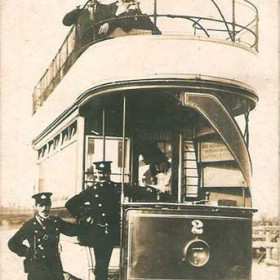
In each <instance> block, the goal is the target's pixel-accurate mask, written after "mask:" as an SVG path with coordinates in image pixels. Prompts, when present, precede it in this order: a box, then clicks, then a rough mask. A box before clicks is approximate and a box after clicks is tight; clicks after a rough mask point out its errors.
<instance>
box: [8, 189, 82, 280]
mask: <svg viewBox="0 0 280 280" xmlns="http://www.w3.org/2000/svg"><path fill="white" fill-rule="evenodd" d="M51 195H52V193H50V192H42V193H37V194H35V195H33V196H32V198H34V199H35V208H36V212H37V213H36V215H35V217H34V218H33V219H31V220H29V221H27V222H26V223H25V224H24V225H23V226H22V227H21V228H20V229H19V230H18V231H17V232H16V234H15V235H14V236H13V237H12V238H11V239H10V240H9V242H8V246H9V249H10V250H11V251H12V252H14V253H16V254H17V255H19V256H20V257H25V260H24V269H25V272H26V273H28V278H27V279H28V280H64V276H63V269H62V264H61V260H60V255H59V253H60V252H59V246H60V245H59V236H60V233H63V234H65V235H68V236H76V235H78V234H79V233H80V231H81V230H80V229H79V227H78V226H77V225H74V224H70V223H67V222H65V221H63V220H62V219H60V218H58V217H54V216H50V209H51V198H50V197H51ZM26 240H27V241H28V243H29V246H26V245H24V244H23V242H24V241H26Z"/></svg>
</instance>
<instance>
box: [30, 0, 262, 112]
mask: <svg viewBox="0 0 280 280" xmlns="http://www.w3.org/2000/svg"><path fill="white" fill-rule="evenodd" d="M92 2H93V4H94V5H98V2H97V1H92ZM89 3H91V1H87V3H86V4H85V5H84V7H83V8H81V9H79V10H76V11H75V12H74V14H75V13H76V14H78V15H79V16H78V17H77V18H76V19H74V20H73V23H75V24H74V25H73V26H72V28H71V30H70V31H69V33H68V35H67V37H66V38H65V40H64V42H63V44H62V46H61V47H60V49H59V50H58V52H57V54H56V55H55V57H54V59H53V60H52V62H51V64H50V65H49V67H48V68H47V70H46V72H45V73H44V74H43V76H42V78H41V79H40V81H39V82H38V83H37V85H36V86H35V89H34V92H33V113H35V112H36V111H37V109H38V108H39V107H40V106H42V105H43V103H44V102H45V100H46V99H47V98H48V97H49V96H50V95H51V94H52V92H53V91H54V89H55V88H56V86H57V85H58V84H59V83H60V82H61V81H62V79H63V77H64V76H65V75H66V74H67V72H68V71H69V70H70V68H71V67H72V66H73V65H74V64H75V62H76V60H77V59H78V57H79V56H80V55H81V54H82V53H83V52H85V50H87V48H88V47H89V46H91V45H93V44H99V43H100V42H101V41H104V40H109V39H114V40H115V39H116V38H117V37H120V36H132V35H142V36H145V37H146V36H147V35H151V36H162V37H164V38H166V37H170V39H172V40H178V39H180V38H185V39H186V38H187V39H188V40H199V41H211V42H214V43H224V44H226V45H230V46H234V47H238V48H242V49H243V50H245V51H249V52H256V51H257V50H258V11H257V9H256V7H255V6H254V5H253V4H252V3H250V2H249V1H247V0H231V1H228V0H215V1H214V0H199V1H191V0H176V1H173V2H172V5H170V3H168V1H165V0H153V1H152V0H149V1H148V0H142V1H141V3H140V6H139V5H138V8H139V7H140V9H139V12H137V14H135V13H133V14H132V15H123V14H121V15H119V16H116V17H111V18H109V19H108V18H106V20H102V19H101V20H100V19H99V20H98V21H97V20H96V19H95V20H93V21H92V19H90V12H88V11H89V9H90V7H91V6H89ZM138 4H139V3H138ZM96 18H97V17H96ZM121 21H125V22H126V24H128V25H126V26H125V27H124V25H119V24H118V23H120V22H121ZM106 22H107V23H109V24H112V25H113V26H115V27H116V28H114V30H111V31H110V33H109V34H107V35H106V36H99V35H98V34H96V33H98V32H96V31H97V30H98V28H99V27H100V26H101V25H102V24H103V23H106ZM189 45H191V44H189ZM118 47H119V46H118ZM206 48H207V47H206ZM186 51H190V50H186ZM216 51H217V50H216ZM143 52H145V51H144V50H143ZM195 55H197V54H194V56H195ZM209 55H210V56H211V53H210V54H209ZM218 55H219V54H218V53H217V56H218ZM96 63H99V64H100V63H101V64H102V60H101V61H98V62H97V61H94V62H93V65H92V67H95V65H94V64H96ZM185 63H187V62H185ZM158 74H160V73H158ZM190 74H193V73H190ZM233 78H234V77H233ZM251 107H252V106H251Z"/></svg>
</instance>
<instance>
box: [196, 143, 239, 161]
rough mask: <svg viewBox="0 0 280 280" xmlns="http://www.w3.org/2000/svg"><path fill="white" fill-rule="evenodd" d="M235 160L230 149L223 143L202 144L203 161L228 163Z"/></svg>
mask: <svg viewBox="0 0 280 280" xmlns="http://www.w3.org/2000/svg"><path fill="white" fill-rule="evenodd" d="M228 160H234V159H233V156H232V155H231V153H230V152H229V150H228V148H227V147H226V146H225V145H224V144H222V143H214V142H202V143H201V161H202V162H212V161H228Z"/></svg>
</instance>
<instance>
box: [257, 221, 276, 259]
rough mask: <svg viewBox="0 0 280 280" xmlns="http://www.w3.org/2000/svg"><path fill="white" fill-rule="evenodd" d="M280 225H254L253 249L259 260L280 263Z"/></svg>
mask: <svg viewBox="0 0 280 280" xmlns="http://www.w3.org/2000/svg"><path fill="white" fill-rule="evenodd" d="M279 241H280V239H279V226H254V227H253V250H254V251H255V255H256V257H257V258H258V262H261V261H263V260H264V261H265V263H266V264H268V265H280V263H279V260H280V259H279V258H280V256H279V255H280V243H279Z"/></svg>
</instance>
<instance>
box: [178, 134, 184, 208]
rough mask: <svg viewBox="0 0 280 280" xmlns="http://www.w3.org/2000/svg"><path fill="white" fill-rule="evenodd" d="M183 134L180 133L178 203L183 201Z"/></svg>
mask: <svg viewBox="0 0 280 280" xmlns="http://www.w3.org/2000/svg"><path fill="white" fill-rule="evenodd" d="M182 155H183V134H182V132H180V133H179V170H178V203H182V181H183V173H182V169H183V156H182Z"/></svg>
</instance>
